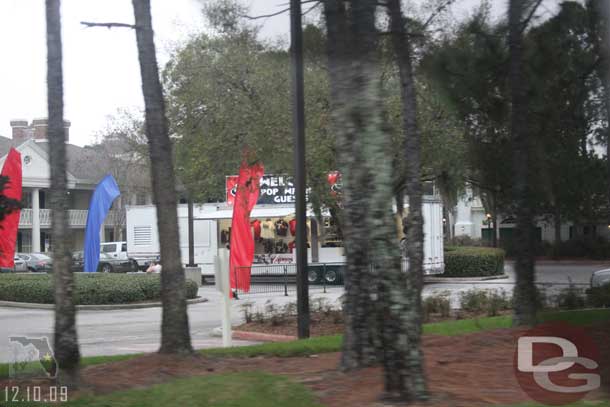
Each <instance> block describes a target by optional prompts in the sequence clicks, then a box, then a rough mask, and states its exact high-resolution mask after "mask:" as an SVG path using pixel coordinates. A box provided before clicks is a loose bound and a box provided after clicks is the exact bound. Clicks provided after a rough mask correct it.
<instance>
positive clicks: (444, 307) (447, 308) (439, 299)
mask: <svg viewBox="0 0 610 407" xmlns="http://www.w3.org/2000/svg"><path fill="white" fill-rule="evenodd" d="M449 295H450V293H449V292H448V291H443V292H440V293H436V292H435V293H433V294H432V295H430V296H428V297H426V298H425V299H424V300H423V312H424V321H426V322H428V321H429V320H430V316H431V315H432V314H437V315H440V316H441V317H443V318H447V317H449V315H450V313H451V301H450V299H449Z"/></svg>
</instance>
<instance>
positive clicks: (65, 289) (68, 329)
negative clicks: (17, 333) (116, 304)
mask: <svg viewBox="0 0 610 407" xmlns="http://www.w3.org/2000/svg"><path fill="white" fill-rule="evenodd" d="M46 21H47V107H48V115H49V129H48V137H49V156H50V161H51V191H50V205H49V206H50V208H51V210H52V231H51V233H52V234H51V237H52V241H53V280H54V287H55V341H54V346H55V359H56V361H57V364H58V372H59V379H60V382H61V383H64V384H65V385H69V386H77V385H78V376H79V375H78V373H79V360H80V353H79V350H78V337H77V334H76V308H75V306H74V300H73V297H72V293H73V288H74V278H73V274H72V271H71V268H70V261H71V255H70V249H69V242H68V238H69V234H68V190H67V177H66V134H65V129H64V91H63V71H62V43H61V15H60V0H47V1H46Z"/></svg>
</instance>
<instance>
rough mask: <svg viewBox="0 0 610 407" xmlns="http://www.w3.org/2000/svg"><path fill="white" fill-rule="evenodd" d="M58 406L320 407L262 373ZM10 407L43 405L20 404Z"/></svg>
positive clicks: (294, 386)
mask: <svg viewBox="0 0 610 407" xmlns="http://www.w3.org/2000/svg"><path fill="white" fill-rule="evenodd" d="M60 404H61V405H62V406H66V407H68V406H69V407H109V406H112V407H127V406H129V407H166V406H185V407H186V406H202V407H206V406H207V407H242V406H248V407H266V406H274V407H322V406H321V405H320V404H318V403H316V402H315V398H314V396H313V394H312V393H311V391H309V390H308V389H306V388H305V386H303V385H302V384H298V383H294V382H292V381H291V380H290V379H288V378H286V377H283V376H277V375H271V374H268V373H264V372H248V373H233V374H215V375H209V376H199V377H191V378H186V379H177V380H172V381H169V382H167V383H163V384H158V385H154V386H151V387H147V388H140V389H132V390H126V391H118V392H113V393H110V394H107V395H97V396H93V395H85V396H82V397H79V398H78V399H77V400H74V401H69V402H67V403H60ZM0 405H2V402H0ZM9 405H14V406H17V405H19V406H23V405H38V406H40V405H43V404H41V403H38V404H33V403H31V404H27V403H23V402H20V403H14V404H10V403H9Z"/></svg>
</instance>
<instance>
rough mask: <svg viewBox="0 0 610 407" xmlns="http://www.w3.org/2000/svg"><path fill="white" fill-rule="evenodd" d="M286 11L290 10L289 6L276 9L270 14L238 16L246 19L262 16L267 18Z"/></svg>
mask: <svg viewBox="0 0 610 407" xmlns="http://www.w3.org/2000/svg"><path fill="white" fill-rule="evenodd" d="M287 11H290V7H289V8H284V9H282V10H280V11H276V12H275V13H271V14H261V15H258V16H248V15H245V14H244V15H240V17H242V18H245V19H248V20H260V19H262V18H269V17H275V16H279V15H280V14H283V13H285V12H287Z"/></svg>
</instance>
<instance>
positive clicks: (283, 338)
mask: <svg viewBox="0 0 610 407" xmlns="http://www.w3.org/2000/svg"><path fill="white" fill-rule="evenodd" d="M232 337H233V339H239V340H242V341H258V342H292V341H296V340H297V337H296V336H289V335H275V334H265V333H262V332H249V331H233V335H232Z"/></svg>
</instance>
